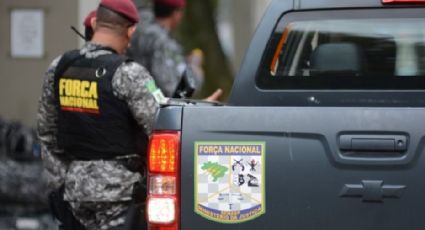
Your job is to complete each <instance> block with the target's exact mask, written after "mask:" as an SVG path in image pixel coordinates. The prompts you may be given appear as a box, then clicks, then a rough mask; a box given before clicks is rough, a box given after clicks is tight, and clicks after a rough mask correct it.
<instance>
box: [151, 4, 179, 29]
mask: <svg viewBox="0 0 425 230" xmlns="http://www.w3.org/2000/svg"><path fill="white" fill-rule="evenodd" d="M185 6H186V0H155V1H154V7H153V10H154V13H155V17H156V18H158V19H164V18H167V19H170V20H172V24H174V25H173V26H172V27H175V26H177V25H178V24H179V23H180V21H181V20H182V18H183V10H184V8H185Z"/></svg>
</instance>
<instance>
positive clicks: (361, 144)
mask: <svg viewBox="0 0 425 230" xmlns="http://www.w3.org/2000/svg"><path fill="white" fill-rule="evenodd" d="M339 146H340V149H341V150H344V151H359V152H362V151H373V152H404V151H406V150H407V137H406V136H404V135H341V136H340V138H339Z"/></svg>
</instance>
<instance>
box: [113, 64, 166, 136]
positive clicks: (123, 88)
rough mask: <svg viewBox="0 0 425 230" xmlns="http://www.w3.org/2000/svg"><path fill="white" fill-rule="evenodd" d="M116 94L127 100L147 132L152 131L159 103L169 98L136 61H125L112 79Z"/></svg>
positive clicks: (135, 116)
mask: <svg viewBox="0 0 425 230" xmlns="http://www.w3.org/2000/svg"><path fill="white" fill-rule="evenodd" d="M112 87H113V90H114V94H115V96H117V97H118V98H120V99H123V100H125V101H126V102H127V104H128V106H129V108H130V110H131V112H132V114H133V116H134V118H135V120H136V121H137V123H138V124H139V125H140V126H141V127H142V128H143V129H144V131H145V133H146V134H148V135H149V134H150V133H151V132H152V128H153V125H154V122H155V118H156V115H157V113H158V110H159V105H160V104H162V103H166V101H167V99H166V98H165V97H164V95H163V94H162V92H161V90H160V89H158V88H157V87H156V84H155V81H154V80H153V78H152V77H151V75H150V74H149V73H148V71H147V70H146V69H145V68H144V67H142V66H141V65H139V64H137V63H135V62H129V63H124V64H123V65H121V66H120V67H119V68H118V69H117V72H116V73H115V75H114V77H113V80H112Z"/></svg>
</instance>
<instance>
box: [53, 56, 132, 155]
mask: <svg viewBox="0 0 425 230" xmlns="http://www.w3.org/2000/svg"><path fill="white" fill-rule="evenodd" d="M126 61H128V60H127V58H126V57H124V56H120V55H118V54H115V53H113V54H108V55H102V56H99V57H97V58H95V59H87V58H85V57H84V56H82V55H80V54H79V51H78V50H75V51H70V52H68V53H66V54H65V55H64V56H63V57H62V59H61V61H60V62H59V64H58V67H57V69H56V73H55V86H54V87H55V93H56V98H57V99H58V100H57V109H58V129H59V130H58V145H59V147H60V148H61V149H63V150H64V151H65V153H66V154H70V155H71V156H72V157H74V158H75V159H79V160H99V159H104V160H108V159H114V158H116V157H119V156H124V155H131V154H137V153H138V146H137V143H138V141H137V139H138V138H140V135H139V133H138V132H139V130H140V129H139V128H138V125H137V123H136V121H135V120H134V118H133V116H132V114H131V111H130V110H129V108H128V105H127V103H126V102H125V101H123V100H120V99H118V98H117V97H116V96H115V95H114V94H113V89H112V78H113V76H114V74H115V72H116V70H117V68H118V67H119V66H120V65H121V64H122V63H124V62H126Z"/></svg>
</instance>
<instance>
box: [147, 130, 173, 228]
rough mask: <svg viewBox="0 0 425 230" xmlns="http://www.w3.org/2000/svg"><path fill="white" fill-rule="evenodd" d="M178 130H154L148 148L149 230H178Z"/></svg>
mask: <svg viewBox="0 0 425 230" xmlns="http://www.w3.org/2000/svg"><path fill="white" fill-rule="evenodd" d="M179 151H180V133H179V132H157V133H154V134H153V135H152V136H151V139H150V142H149V149H148V169H149V170H148V180H147V181H148V197H147V202H146V217H147V220H148V225H149V230H178V229H179V214H180V208H179V207H180V200H179V197H180V194H179V191H180V185H179V184H180V164H179V162H180V161H179V159H180V158H179V157H180V153H179Z"/></svg>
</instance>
